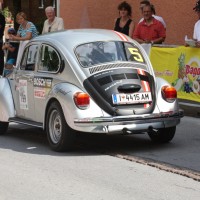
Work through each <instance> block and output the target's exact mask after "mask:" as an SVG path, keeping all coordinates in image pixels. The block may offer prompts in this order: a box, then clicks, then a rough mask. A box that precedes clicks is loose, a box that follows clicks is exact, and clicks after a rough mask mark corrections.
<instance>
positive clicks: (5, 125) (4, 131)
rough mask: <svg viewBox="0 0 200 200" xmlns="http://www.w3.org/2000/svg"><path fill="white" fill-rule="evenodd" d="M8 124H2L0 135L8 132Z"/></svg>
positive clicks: (0, 124)
mask: <svg viewBox="0 0 200 200" xmlns="http://www.w3.org/2000/svg"><path fill="white" fill-rule="evenodd" d="M8 125H9V123H8V122H0V135H3V134H5V133H6V132H7V130H8Z"/></svg>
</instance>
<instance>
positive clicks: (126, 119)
mask: <svg viewBox="0 0 200 200" xmlns="http://www.w3.org/2000/svg"><path fill="white" fill-rule="evenodd" d="M183 116H184V112H183V110H179V111H178V112H163V113H157V114H145V115H131V116H116V117H94V118H82V119H78V118H76V119H74V124H75V125H76V126H82V127H84V126H85V127H88V126H101V125H102V126H110V125H129V124H147V123H158V122H166V123H168V122H169V121H174V123H172V124H178V123H179V122H180V118H182V117H183Z"/></svg>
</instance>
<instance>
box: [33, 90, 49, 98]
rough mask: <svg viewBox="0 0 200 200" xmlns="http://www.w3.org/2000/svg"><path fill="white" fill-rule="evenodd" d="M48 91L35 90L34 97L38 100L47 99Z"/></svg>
mask: <svg viewBox="0 0 200 200" xmlns="http://www.w3.org/2000/svg"><path fill="white" fill-rule="evenodd" d="M45 94H46V91H45V89H44V88H34V97H35V98H38V99H44V98H45Z"/></svg>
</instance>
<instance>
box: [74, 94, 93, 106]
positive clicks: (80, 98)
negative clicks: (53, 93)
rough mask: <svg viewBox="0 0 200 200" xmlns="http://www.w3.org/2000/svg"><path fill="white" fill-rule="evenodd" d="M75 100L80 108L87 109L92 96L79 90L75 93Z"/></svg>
mask: <svg viewBox="0 0 200 200" xmlns="http://www.w3.org/2000/svg"><path fill="white" fill-rule="evenodd" d="M74 102H75V104H76V106H77V107H78V108H80V109H83V110H85V109H87V108H88V107H89V105H90V96H89V95H88V94H87V93H83V92H77V93H75V94H74Z"/></svg>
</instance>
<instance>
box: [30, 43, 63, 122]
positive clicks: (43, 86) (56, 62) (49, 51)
mask: <svg viewBox="0 0 200 200" xmlns="http://www.w3.org/2000/svg"><path fill="white" fill-rule="evenodd" d="M60 67H61V57H60V55H59V53H58V51H57V50H56V48H55V47H52V46H51V45H48V44H42V45H41V47H40V50H39V56H38V65H37V69H36V73H35V77H34V101H35V105H39V106H35V116H36V121H37V122H43V120H44V113H45V108H46V100H47V98H48V94H49V92H50V91H51V89H52V87H53V82H58V76H59V75H58V72H59V69H60Z"/></svg>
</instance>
